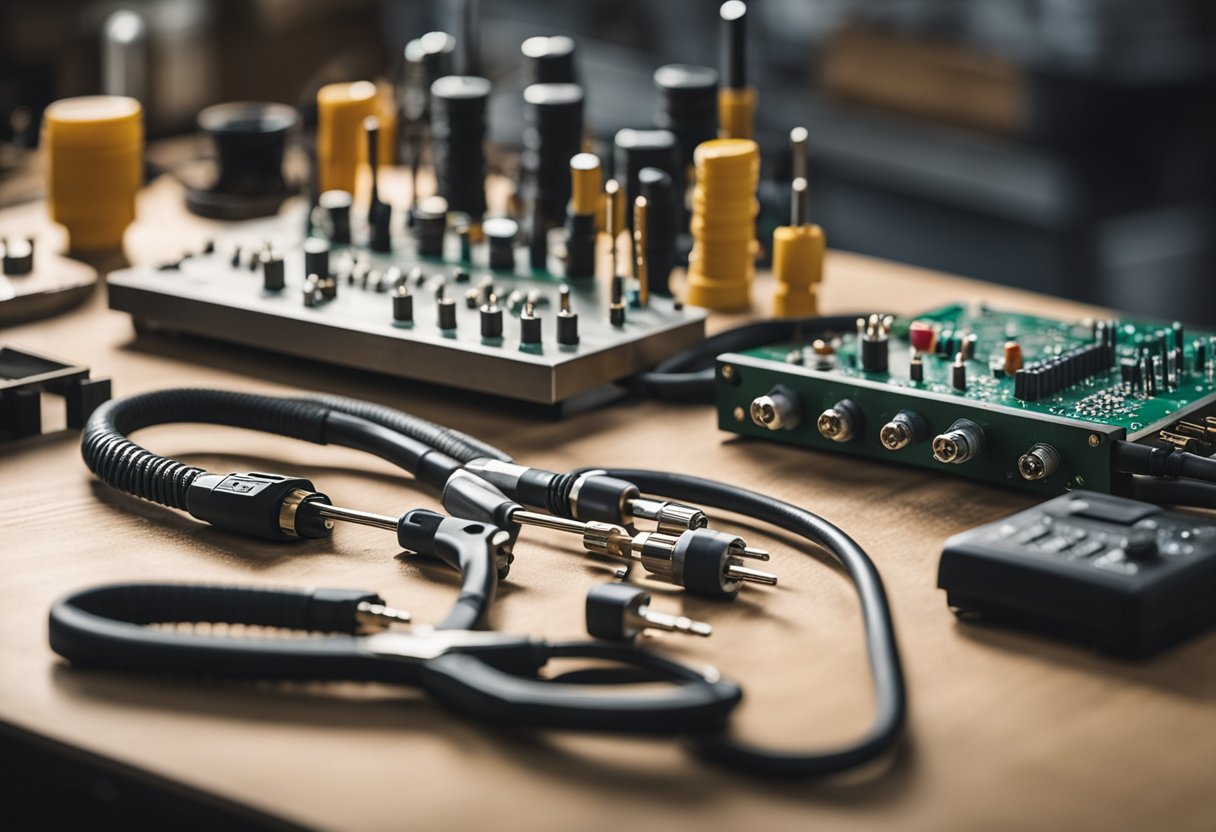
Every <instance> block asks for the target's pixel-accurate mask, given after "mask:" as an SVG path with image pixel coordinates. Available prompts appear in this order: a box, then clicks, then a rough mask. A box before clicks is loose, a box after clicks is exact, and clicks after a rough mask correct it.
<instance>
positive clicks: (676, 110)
mask: <svg viewBox="0 0 1216 832" xmlns="http://www.w3.org/2000/svg"><path fill="white" fill-rule="evenodd" d="M654 85H655V87H656V88H657V89H658V91H659V108H658V111H657V112H656V113H655V116H654V124H655V127H658V128H660V129H663V130H670V131H671V132H672V133H675V135H676V138H677V140H678V142H679V146H680V164H681V165H682V166H683V168H684V169H686V170H687V169H688V168H690V167H692V164H693V160H692V154H693V151H694V150H696V148H697V145H699V144H701V143H702V142H707V141H709V140H710V139H716V138H717V137H718V72H717V70H715V69H712V68H711V67H707V66H690V65H688V64H668V65H666V66H661V67H659V68H658V69H656V70H655V72H654Z"/></svg>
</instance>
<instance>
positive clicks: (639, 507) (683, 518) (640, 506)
mask: <svg viewBox="0 0 1216 832" xmlns="http://www.w3.org/2000/svg"><path fill="white" fill-rule="evenodd" d="M628 507H629V513H630V515H631V516H633V517H634V518H635V519H636V518H641V519H643V520H653V521H654V522H655V531H657V532H663V533H664V534H680V533H681V532H686V531H688V530H689V529H703V528H705V527H706V526H708V525H709V518H708V517H707V516H706V515H705V512H704V511H702V510H701V509H699V508H697V507H696V506H687V505H684V504H683V503H673V502H670V501H667V500H650V499H647V498H645V497H638V498H635V499H632V500H630V501H629V502H628Z"/></svg>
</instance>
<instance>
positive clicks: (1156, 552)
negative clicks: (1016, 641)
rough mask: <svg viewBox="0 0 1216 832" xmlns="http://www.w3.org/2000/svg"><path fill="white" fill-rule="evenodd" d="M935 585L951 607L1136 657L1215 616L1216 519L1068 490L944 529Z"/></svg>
mask: <svg viewBox="0 0 1216 832" xmlns="http://www.w3.org/2000/svg"><path fill="white" fill-rule="evenodd" d="M937 585H938V587H939V588H940V589H944V590H946V600H947V603H949V605H950V607H951V608H952V609H953V610H954V611H955V612H956V613H957V614H958V615H959V616H960V617H962V618H970V617H978V618H980V619H982V620H987V621H992V622H994V623H1000V624H1011V625H1014V626H1019V627H1023V628H1027V629H1032V630H1036V631H1039V632H1044V633H1049V634H1052V635H1056V636H1062V637H1066V638H1070V639H1073V640H1078V641H1082V642H1084V643H1087V644H1089V645H1091V646H1093V647H1096V648H1097V649H1099V650H1102V651H1104V652H1108V653H1114V654H1118V655H1122V656H1127V657H1138V656H1146V655H1148V654H1151V653H1154V652H1156V651H1158V650H1161V649H1163V648H1165V647H1168V646H1169V645H1171V644H1175V643H1177V642H1179V641H1181V640H1182V639H1185V638H1187V637H1188V636H1191V635H1194V634H1195V633H1197V632H1200V631H1201V630H1203V629H1205V628H1207V627H1209V626H1211V625H1212V623H1213V621H1216V520H1212V519H1209V518H1207V517H1203V516H1201V515H1198V514H1183V513H1180V512H1167V511H1165V510H1163V509H1162V508H1160V507H1159V506H1155V505H1152V504H1150V503H1142V502H1138V501H1136V500H1129V499H1125V498H1122V497H1112V496H1110V495H1108V494H1098V493H1095V492H1089V491H1076V492H1073V493H1071V494H1066V495H1064V496H1062V497H1057V498H1055V499H1053V500H1048V501H1047V502H1045V503H1043V504H1041V505H1038V506H1035V507H1034V508H1031V509H1028V510H1026V511H1023V512H1020V513H1019V514H1015V515H1013V516H1012V517H1009V518H1006V519H1005V520H1001V521H998V522H996V523H990V524H988V525H986V526H980V527H978V528H975V529H971V530H970V531H966V532H963V533H962V534H958V535H955V536H954V537H952V538H950V539H949V540H947V541H946V546H945V549H944V550H943V552H942V558H941V563H940V564H939V566H938V574H937Z"/></svg>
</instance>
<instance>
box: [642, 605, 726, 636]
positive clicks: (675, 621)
mask: <svg viewBox="0 0 1216 832" xmlns="http://www.w3.org/2000/svg"><path fill="white" fill-rule="evenodd" d="M638 615H639V616H640V617H641V619H642V621H643V622H644V626H646V627H653V628H654V629H656V630H666V631H668V632H669V633H691V634H692V635H694V636H709V635H712V634H713V631H714V628H713V627H711V626H710V625H709V624H707V623H705V622H704V621H694V620H693V619H691V618H689V617H688V616H686V615H671V614H670V613H666V612H656V611H654V610H652V609H650V607H648V606H647V607H642V608H641V609H640V610H638Z"/></svg>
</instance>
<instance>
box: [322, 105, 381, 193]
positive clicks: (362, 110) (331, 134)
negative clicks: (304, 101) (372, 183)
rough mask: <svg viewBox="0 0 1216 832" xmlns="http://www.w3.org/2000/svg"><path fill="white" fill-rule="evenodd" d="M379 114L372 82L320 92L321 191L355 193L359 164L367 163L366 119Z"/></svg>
mask: <svg viewBox="0 0 1216 832" xmlns="http://www.w3.org/2000/svg"><path fill="white" fill-rule="evenodd" d="M379 114H380V98H379V95H378V93H377V91H376V85H375V84H373V83H372V82H371V81H355V82H354V83H348V84H326V85H325V86H323V87H321V89H319V90H317V185H318V188H319V191H320V192H321V193H324V192H325V191H346V192H347V193H354V192H355V182H356V180H357V176H358V171H359V163H360V161H363V160H366V158H367V150H366V149H365V142H366V138H365V136H364V132H363V119H365V118H367V117H368V116H378V115H379Z"/></svg>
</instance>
